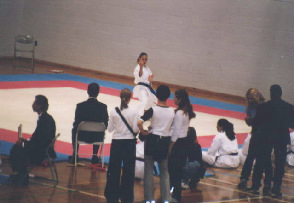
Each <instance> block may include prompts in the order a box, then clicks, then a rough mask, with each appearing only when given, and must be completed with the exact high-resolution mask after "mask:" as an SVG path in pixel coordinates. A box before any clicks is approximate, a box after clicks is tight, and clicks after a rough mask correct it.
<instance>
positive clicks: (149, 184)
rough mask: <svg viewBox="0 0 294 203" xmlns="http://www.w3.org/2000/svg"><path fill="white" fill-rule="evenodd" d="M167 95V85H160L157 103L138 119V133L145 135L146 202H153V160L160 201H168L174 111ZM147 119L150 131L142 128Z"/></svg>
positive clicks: (168, 92) (168, 90) (168, 94)
mask: <svg viewBox="0 0 294 203" xmlns="http://www.w3.org/2000/svg"><path fill="white" fill-rule="evenodd" d="M169 96H170V89H169V87H167V86H166V85H160V86H159V87H158V88H157V90H156V97H157V99H158V103H157V105H156V106H154V107H152V108H150V109H149V110H147V111H146V112H145V113H144V115H143V116H142V117H141V119H140V120H139V121H138V127H139V129H140V133H142V134H143V136H146V140H145V157H144V161H145V166H144V197H145V201H146V202H152V201H153V202H155V200H154V191H153V166H154V161H157V162H158V164H159V170H160V192H161V199H162V202H165V201H167V202H169V201H170V191H169V189H170V184H169V174H168V166H167V156H168V151H169V146H170V142H171V136H170V129H171V126H172V122H173V119H174V114H175V113H174V111H173V109H172V108H170V107H168V106H167V104H166V100H167V99H168V98H169ZM149 119H151V125H150V132H148V131H147V130H144V128H143V123H144V122H145V121H147V120H149Z"/></svg>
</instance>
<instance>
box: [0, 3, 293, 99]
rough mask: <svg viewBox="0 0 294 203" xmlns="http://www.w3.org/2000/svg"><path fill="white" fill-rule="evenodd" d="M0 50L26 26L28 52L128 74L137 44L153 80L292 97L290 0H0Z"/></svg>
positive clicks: (9, 48)
mask: <svg viewBox="0 0 294 203" xmlns="http://www.w3.org/2000/svg"><path fill="white" fill-rule="evenodd" d="M0 20H1V21H0V56H12V55H13V37H14V36H15V35H17V34H32V35H34V36H35V37H36V38H37V40H38V47H37V50H36V58H38V59H41V60H45V61H49V62H55V63H60V64H67V65H72V66H78V67H83V68H90V69H94V70H100V71H105V72H109V73H115V74H122V75H128V76H132V72H133V69H134V67H135V65H136V59H137V57H138V55H139V53H140V52H141V51H145V52H147V53H148V55H149V61H148V66H149V67H150V68H151V69H152V71H153V73H154V75H155V80H157V81H163V82H167V83H173V84H178V85H182V86H189V87H195V88H200V89H204V90H210V91H215V92H221V93H229V94H233V95H239V96H244V94H245V92H246V90H247V89H248V88H250V87H256V88H258V89H259V90H260V91H261V92H262V93H263V94H264V95H265V96H266V97H267V98H269V87H270V85H271V84H274V83H278V84H280V85H281V86H282V88H283V95H284V99H285V100H288V101H289V102H291V103H294V94H293V91H292V90H293V87H294V80H293V75H294V40H293V39H294V0H189V1H188V0H147V1H146V0H0Z"/></svg>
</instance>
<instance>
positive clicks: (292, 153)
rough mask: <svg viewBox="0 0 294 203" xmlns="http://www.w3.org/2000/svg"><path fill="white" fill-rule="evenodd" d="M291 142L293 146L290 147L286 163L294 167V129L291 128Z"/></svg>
mask: <svg viewBox="0 0 294 203" xmlns="http://www.w3.org/2000/svg"><path fill="white" fill-rule="evenodd" d="M290 140H291V144H290V145H288V152H287V159H286V161H287V164H288V165H289V166H294V130H293V129H292V128H290Z"/></svg>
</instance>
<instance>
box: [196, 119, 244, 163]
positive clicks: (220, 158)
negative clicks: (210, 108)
mask: <svg viewBox="0 0 294 203" xmlns="http://www.w3.org/2000/svg"><path fill="white" fill-rule="evenodd" d="M217 131H218V132H219V133H218V134H217V135H216V136H215V137H214V139H213V141H212V144H211V146H210V148H209V149H208V151H207V152H202V160H203V161H204V162H206V163H208V164H209V165H211V166H215V167H220V168H236V167H238V166H239V163H240V161H239V156H238V143H237V139H236V136H235V132H234V126H233V124H232V123H230V122H229V121H228V120H226V119H220V120H219V121H218V122H217Z"/></svg>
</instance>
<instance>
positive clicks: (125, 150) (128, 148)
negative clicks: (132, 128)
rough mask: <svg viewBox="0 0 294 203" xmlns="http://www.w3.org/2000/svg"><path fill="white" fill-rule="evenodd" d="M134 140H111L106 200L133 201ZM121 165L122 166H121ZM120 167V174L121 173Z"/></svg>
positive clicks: (126, 202)
mask: <svg viewBox="0 0 294 203" xmlns="http://www.w3.org/2000/svg"><path fill="white" fill-rule="evenodd" d="M135 159H136V141H135V140H134V139H131V140H129V139H128V140H115V139H113V140H112V143H111V150H110V160H109V166H108V170H107V182H106V187H105V191H104V195H105V197H106V199H107V202H111V203H114V202H118V200H119V199H121V202H124V203H132V202H133V201H134V177H135ZM122 165H123V166H122ZM121 168H122V176H121V177H120V175H121Z"/></svg>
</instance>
